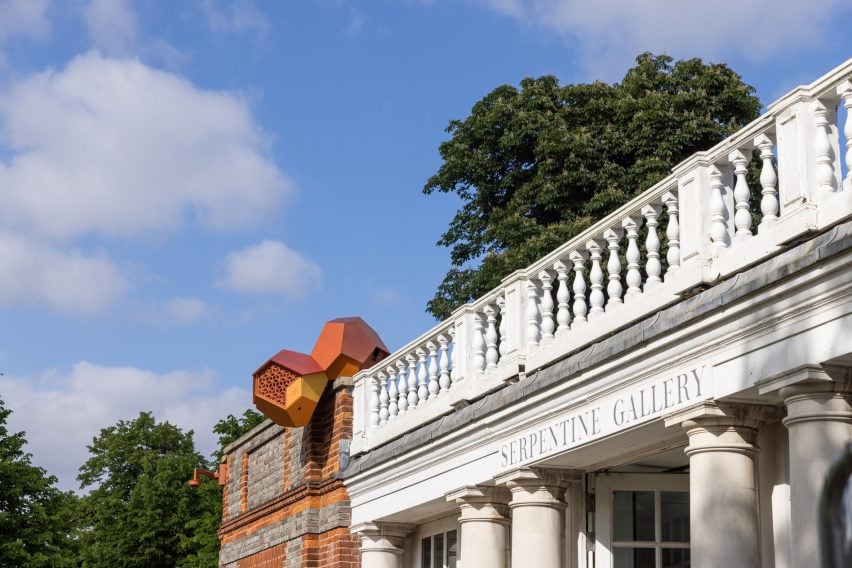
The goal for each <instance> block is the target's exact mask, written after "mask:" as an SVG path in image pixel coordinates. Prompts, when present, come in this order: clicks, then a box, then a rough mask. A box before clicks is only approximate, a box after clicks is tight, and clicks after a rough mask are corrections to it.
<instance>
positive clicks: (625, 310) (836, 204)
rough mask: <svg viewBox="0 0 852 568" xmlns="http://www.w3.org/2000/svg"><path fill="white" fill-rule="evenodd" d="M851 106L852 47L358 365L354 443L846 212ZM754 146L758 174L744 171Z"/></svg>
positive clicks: (469, 394) (432, 413)
mask: <svg viewBox="0 0 852 568" xmlns="http://www.w3.org/2000/svg"><path fill="white" fill-rule="evenodd" d="M840 105H842V106H843V107H844V108H845V110H846V119H845V124H844V125H843V126H842V136H841V125H839V124H838V112H837V111H838V107H839V106H840ZM850 115H852V59H849V60H847V61H846V62H845V63H843V64H842V65H840V66H839V67H837V68H836V69H834V70H832V71H831V72H830V73H828V74H826V75H824V76H823V77H821V78H820V79H818V80H816V81H814V82H813V83H811V84H810V85H807V86H801V87H798V88H796V89H794V90H793V91H791V92H790V93H788V94H787V95H785V96H784V97H782V98H781V99H779V100H778V101H776V102H775V103H773V104H771V105H769V107H768V108H767V111H766V112H765V113H764V114H763V115H762V116H760V117H759V118H757V119H756V120H754V121H752V122H751V123H749V124H748V125H746V126H745V127H743V128H742V129H740V130H739V131H737V132H736V133H735V134H733V135H732V136H730V137H729V138H727V139H725V140H723V141H722V142H720V143H719V144H717V145H716V146H714V147H713V148H711V149H710V150H708V151H706V152H698V153H696V154H694V155H692V156H691V157H689V158H688V159H686V160H685V161H683V162H681V163H680V164H678V165H677V166H676V167H675V168H673V170H672V173H671V174H670V175H669V176H667V177H666V178H665V179H663V180H661V181H660V182H659V183H657V184H655V185H654V186H653V187H651V188H649V189H648V190H646V191H644V192H643V193H641V194H640V195H638V196H637V197H636V198H634V199H633V200H631V201H630V202H629V203H627V204H625V205H624V206H623V207H621V208H619V209H618V210H617V211H615V212H613V213H612V214H610V215H608V216H607V217H605V218H604V219H602V220H600V221H599V222H597V223H595V224H594V225H593V226H591V227H589V228H588V229H587V230H585V231H583V232H582V233H581V234H579V235H577V236H576V237H574V238H572V239H571V240H569V241H568V242H566V243H565V244H563V245H562V246H560V247H559V248H557V249H556V250H554V251H553V252H551V253H549V254H548V255H546V256H544V257H543V258H541V259H539V260H538V261H536V262H534V263H533V264H532V265H530V266H528V267H527V268H525V269H523V270H519V271H516V272H514V273H512V274H511V275H509V276H508V277H506V278H505V279H504V280H503V282H502V283H501V284H500V286H498V287H497V288H496V289H494V290H492V291H490V292H489V293H488V294H486V295H484V296H483V297H482V298H480V299H478V300H477V301H475V302H473V303H470V304H466V305H465V306H462V307H461V308H459V309H458V310H456V311H455V312H454V313H453V315H452V316H451V317H450V318H449V319H447V320H445V321H443V322H441V323H439V324H438V325H436V326H435V327H433V328H432V329H431V330H429V331H428V332H426V333H424V334H423V335H421V336H420V337H418V338H417V339H415V340H414V341H412V342H410V343H408V344H407V345H406V346H404V347H403V348H402V349H399V350H397V351H395V352H394V353H392V354H391V355H390V356H389V357H388V358H386V359H385V360H383V361H382V362H381V363H379V364H378V365H375V366H374V367H372V368H370V369H366V370H364V371H362V372H360V373H358V374H357V375H356V376H355V377H354V380H355V390H354V439H353V442H352V448H351V452H352V453H353V455H354V454H358V453H362V452H364V451H368V450H371V449H373V448H375V447H377V446H380V445H382V444H384V443H386V442H388V441H390V440H393V439H395V438H398V437H399V436H401V435H403V434H405V433H406V432H408V431H411V430H412V429H414V428H417V427H418V426H420V425H422V424H424V423H426V422H429V421H431V420H434V419H436V418H438V417H440V416H442V415H445V414H449V413H451V412H452V411H453V410H454V409H455V408H458V407H461V406H464V405H466V404H469V403H470V402H472V401H474V400H476V399H478V398H481V397H482V396H484V395H485V394H487V393H489V392H492V391H494V390H497V389H499V388H502V386H503V385H504V384H505V382H506V381H517V380H524V379H525V377H526V375H527V374H528V373H530V372H532V371H534V370H536V369H539V368H541V367H543V366H545V365H548V364H550V363H552V362H554V361H556V360H558V359H560V358H563V357H565V356H566V355H567V354H569V353H571V352H573V351H576V350H577V349H580V348H582V347H584V346H586V345H588V344H590V343H591V342H593V341H595V340H596V339H598V338H600V337H604V336H606V335H609V334H611V333H613V332H615V331H617V330H618V329H621V328H623V327H625V326H626V325H629V324H631V323H633V322H635V321H637V320H639V319H641V318H645V317H648V316H650V315H653V314H654V313H656V312H658V311H659V310H661V309H662V308H664V307H666V306H668V305H671V304H673V303H675V302H677V301H679V300H680V299H681V298H683V297H684V296H685V295H689V294H691V293H693V291H695V290H697V289H701V288H704V287H707V286H711V285H713V283H715V282H716V281H718V280H719V279H720V278H725V277H727V276H729V275H731V274H734V273H736V272H738V271H741V270H743V269H745V268H747V267H748V266H750V265H753V264H754V263H756V262H759V261H761V260H762V259H765V258H767V257H769V256H771V255H773V254H775V253H777V252H778V251H780V250H782V248H783V247H784V246H785V245H786V244H788V243H791V242H796V241H798V240H801V239H802V238H805V237H806V236H807V234H808V233H814V232H816V231H821V230H823V229H825V228H827V227H829V226H831V225H833V224H836V223H838V222H840V221H842V220H844V219H845V218H847V217H849V216H852V174H850V173H849V172H850V170H852V116H850ZM844 139H845V149H844V148H841V143H842V142H843V140H844ZM753 153H754V154H756V155H757V156H758V159H759V161H760V166H761V172H760V178H759V184H760V187H759V188H754V187H749V185H748V182H747V176H746V173H747V166H748V163H749V161H750V160H751V159H752V155H753ZM844 172H845V173H844ZM757 191H759V192H760V195H761V198H760V213H759V215H757V221H758V222H757V224H756V225H755V224H754V223H753V219H754V215H753V213H752V208H751V206H750V203H751V202H752V194H753V192H757Z"/></svg>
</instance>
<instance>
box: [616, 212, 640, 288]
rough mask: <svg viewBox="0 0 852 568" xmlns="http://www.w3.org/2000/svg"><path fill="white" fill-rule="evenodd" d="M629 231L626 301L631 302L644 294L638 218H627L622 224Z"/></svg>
mask: <svg viewBox="0 0 852 568" xmlns="http://www.w3.org/2000/svg"><path fill="white" fill-rule="evenodd" d="M621 226H622V227H624V229H625V230H626V231H627V254H626V255H625V256H626V257H627V277H626V281H627V293H626V294H625V295H624V300H625V301H629V300H632V299H633V298H634V297H636V296H637V295H638V294H640V293H642V288H641V286H642V274H641V273H640V272H639V245H638V244H637V243H636V239H638V238H639V222H638V218H637V217H627V218H626V219H624V220H623V221H622V222H621Z"/></svg>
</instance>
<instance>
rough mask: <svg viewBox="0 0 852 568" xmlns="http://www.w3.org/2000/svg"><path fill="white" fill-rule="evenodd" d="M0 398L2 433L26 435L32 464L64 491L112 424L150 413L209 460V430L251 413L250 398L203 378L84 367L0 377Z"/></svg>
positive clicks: (211, 376) (210, 375) (212, 443)
mask: <svg viewBox="0 0 852 568" xmlns="http://www.w3.org/2000/svg"><path fill="white" fill-rule="evenodd" d="M0 393H2V398H3V400H4V401H5V403H6V406H7V407H8V408H10V409H11V410H12V411H13V414H12V415H11V417H10V419H9V426H10V430H11V431H20V430H24V431H26V433H27V440H28V446H27V451H29V452H30V453H32V454H33V460H34V462H35V463H36V464H38V465H40V466H42V467H44V468H45V469H47V470H48V471H49V472H50V473H52V474H54V475H56V476H58V477H59V480H60V484H61V486H62V487H63V488H64V489H72V488H76V487H77V483H76V481H75V478H76V476H77V470H78V468H79V467H80V465H82V464H83V462H84V461H85V460H86V459H87V458H88V452H87V450H86V445H88V444H91V442H92V438H93V437H94V436H96V435H97V434H98V432H99V431H100V430H101V429H102V428H107V427H109V426H112V425H113V424H115V423H116V422H117V421H118V420H132V419H133V418H135V417H136V416H138V414H139V412H141V411H152V412H153V413H154V415H155V416H156V418H157V419H158V420H160V421H165V420H168V421H169V422H171V423H172V424H176V425H177V426H180V427H181V428H182V429H183V430H184V431H186V430H190V429H192V430H194V431H195V442H196V447H197V448H198V450H199V451H200V452H201V453H202V454H203V455H206V456H209V455H210V453H211V452H212V451H213V450H214V449H215V448H216V441H217V437H216V435H214V434H213V433H212V429H213V425H214V424H215V423H216V422H217V421H218V420H220V419H222V418H224V417H225V416H227V415H228V414H235V415H238V414H241V413H242V412H243V411H244V410H245V409H246V408H248V407H249V406H250V405H251V393H250V392H248V391H247V390H245V389H240V388H228V389H225V390H221V389H219V388H217V384H216V377H215V373H214V372H212V371H209V370H207V371H201V372H195V371H185V370H181V371H172V372H169V373H163V374H159V373H154V372H151V371H147V370H144V369H138V368H135V367H105V366H101V365H96V364H93V363H88V362H80V363H77V364H75V365H74V366H73V367H72V368H71V369H70V370H68V371H57V370H51V371H46V372H44V373H43V374H41V375H40V376H38V377H28V378H15V377H0Z"/></svg>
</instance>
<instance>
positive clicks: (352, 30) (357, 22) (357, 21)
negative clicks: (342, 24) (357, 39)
mask: <svg viewBox="0 0 852 568" xmlns="http://www.w3.org/2000/svg"><path fill="white" fill-rule="evenodd" d="M366 24H367V17H366V16H364V14H363V13H362V12H361V10H359V9H358V8H355V7H354V6H353V7H350V8H349V23H347V24H346V34H347V35H350V36H356V35H358V34H360V33H361V32H362V31H363V30H364V26H365V25H366Z"/></svg>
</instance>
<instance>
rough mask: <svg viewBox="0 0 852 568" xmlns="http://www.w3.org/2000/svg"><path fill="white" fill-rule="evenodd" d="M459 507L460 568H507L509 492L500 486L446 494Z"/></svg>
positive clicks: (463, 489)
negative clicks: (462, 567)
mask: <svg viewBox="0 0 852 568" xmlns="http://www.w3.org/2000/svg"><path fill="white" fill-rule="evenodd" d="M447 501H454V502H455V503H457V504H458V505H459V508H460V510H461V516H460V517H459V524H460V525H461V538H460V541H461V550H460V555H459V559H460V560H461V564H462V566H464V568H507V567H506V556H507V554H506V544H507V539H506V532H507V530H508V526H509V507H508V506H507V504H506V503H507V502H508V501H509V491H508V490H506V489H504V488H502V487H492V486H483V485H477V486H468V487H463V488H462V489H459V490H457V491H453V492H451V493H448V494H447Z"/></svg>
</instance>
